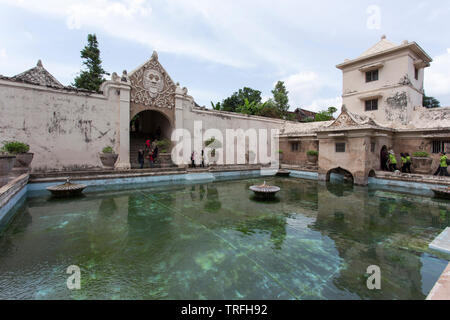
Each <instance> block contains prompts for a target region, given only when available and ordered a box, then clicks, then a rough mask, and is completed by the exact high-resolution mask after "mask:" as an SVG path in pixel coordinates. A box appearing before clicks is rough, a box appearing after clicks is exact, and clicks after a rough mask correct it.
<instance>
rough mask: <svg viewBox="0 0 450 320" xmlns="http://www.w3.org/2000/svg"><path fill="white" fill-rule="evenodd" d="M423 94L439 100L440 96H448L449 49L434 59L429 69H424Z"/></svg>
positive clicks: (449, 90) (449, 89)
mask: <svg viewBox="0 0 450 320" xmlns="http://www.w3.org/2000/svg"><path fill="white" fill-rule="evenodd" d="M424 87H425V92H426V94H427V95H431V96H434V97H435V98H437V99H438V100H440V99H439V98H440V96H444V97H447V98H448V97H449V96H450V48H448V49H447V52H446V53H444V54H441V55H438V56H436V57H434V59H433V62H432V63H431V67H430V68H429V69H425V85H424Z"/></svg>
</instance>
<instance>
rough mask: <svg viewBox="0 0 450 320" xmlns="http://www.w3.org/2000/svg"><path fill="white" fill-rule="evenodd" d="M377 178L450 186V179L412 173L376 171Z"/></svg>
mask: <svg viewBox="0 0 450 320" xmlns="http://www.w3.org/2000/svg"><path fill="white" fill-rule="evenodd" d="M375 178H379V179H386V180H395V181H408V182H419V183H427V184H435V185H441V186H442V185H444V186H450V177H438V176H433V175H424V174H414V173H413V174H410V173H400V174H395V173H392V172H386V171H376V172H375Z"/></svg>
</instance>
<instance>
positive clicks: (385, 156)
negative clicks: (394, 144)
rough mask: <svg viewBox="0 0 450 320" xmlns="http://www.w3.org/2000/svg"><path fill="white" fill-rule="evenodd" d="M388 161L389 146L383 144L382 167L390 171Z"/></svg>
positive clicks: (383, 169) (381, 153)
mask: <svg viewBox="0 0 450 320" xmlns="http://www.w3.org/2000/svg"><path fill="white" fill-rule="evenodd" d="M387 161H388V148H387V147H386V146H383V147H382V148H381V151H380V169H381V170H382V171H388V167H387Z"/></svg>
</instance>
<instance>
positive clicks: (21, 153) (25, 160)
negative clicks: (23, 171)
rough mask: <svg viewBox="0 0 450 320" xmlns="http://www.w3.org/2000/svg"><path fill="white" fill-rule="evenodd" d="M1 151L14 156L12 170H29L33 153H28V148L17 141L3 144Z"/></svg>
mask: <svg viewBox="0 0 450 320" xmlns="http://www.w3.org/2000/svg"><path fill="white" fill-rule="evenodd" d="M3 149H4V150H5V151H6V152H7V153H9V154H11V155H15V156H16V161H15V162H14V168H29V167H30V164H31V161H33V156H34V153H30V152H28V151H30V146H29V145H28V144H26V143H23V142H19V141H10V142H5V143H4V144H3Z"/></svg>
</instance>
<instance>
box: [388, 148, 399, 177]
mask: <svg viewBox="0 0 450 320" xmlns="http://www.w3.org/2000/svg"><path fill="white" fill-rule="evenodd" d="M389 170H390V171H392V172H395V171H397V158H396V157H395V153H394V151H392V150H390V151H389Z"/></svg>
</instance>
